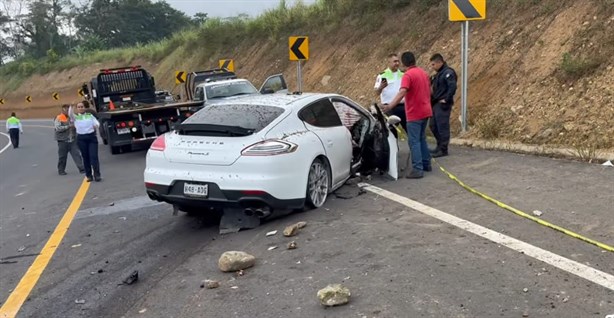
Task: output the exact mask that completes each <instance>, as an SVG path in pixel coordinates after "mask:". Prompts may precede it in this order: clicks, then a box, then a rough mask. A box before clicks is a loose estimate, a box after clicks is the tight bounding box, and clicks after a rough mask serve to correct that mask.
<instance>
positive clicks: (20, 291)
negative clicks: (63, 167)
mask: <svg viewBox="0 0 614 318" xmlns="http://www.w3.org/2000/svg"><path fill="white" fill-rule="evenodd" d="M89 186H90V183H89V182H86V181H85V179H83V182H82V183H81V187H79V190H78V191H77V194H76V195H75V197H74V199H73V201H72V203H71V204H70V206H69V207H68V209H67V210H66V213H64V216H63V217H62V219H61V220H60V223H58V225H57V227H56V228H55V230H54V231H53V233H52V234H51V236H50V237H49V240H48V241H47V243H46V244H45V246H44V247H43V249H42V250H41V252H40V255H38V257H36V259H35V260H34V263H32V265H30V268H28V271H27V272H26V274H25V275H24V276H23V277H22V278H21V281H19V284H17V287H15V289H14V290H13V292H12V293H11V294H10V295H9V297H8V299H7V300H6V302H5V303H4V304H3V305H2V307H0V317H2V318H13V317H15V316H17V313H18V312H19V309H21V306H22V305H23V303H24V302H25V301H26V299H27V298H28V296H29V295H30V293H31V292H32V289H33V288H34V286H35V285H36V283H37V282H38V280H39V279H40V277H41V275H42V274H43V271H44V270H45V268H46V267H47V265H48V264H49V262H50V261H51V257H53V254H54V253H55V251H56V250H57V248H58V246H60V243H62V239H63V238H64V235H66V232H68V228H69V227H70V224H71V223H72V221H73V219H74V218H75V215H76V214H77V211H79V207H80V206H81V203H82V202H83V199H84V198H85V194H86V193H87V190H88V189H89Z"/></svg>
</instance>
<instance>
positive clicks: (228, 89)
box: [193, 74, 288, 105]
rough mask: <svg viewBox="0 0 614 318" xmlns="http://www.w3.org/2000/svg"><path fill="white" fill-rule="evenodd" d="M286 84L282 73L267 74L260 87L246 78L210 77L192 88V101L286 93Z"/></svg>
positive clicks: (212, 100) (209, 101) (211, 100)
mask: <svg viewBox="0 0 614 318" xmlns="http://www.w3.org/2000/svg"><path fill="white" fill-rule="evenodd" d="M287 92H288V86H287V85H286V81H285V79H284V76H283V75H282V74H276V75H272V76H269V77H268V78H267V79H266V80H265V81H264V83H263V84H262V86H261V87H260V89H256V87H255V86H254V85H253V84H252V83H251V82H250V81H248V80H246V79H241V78H233V79H218V80H215V79H212V80H210V81H204V82H202V83H198V84H197V85H196V86H195V88H194V95H193V100H194V101H204V102H205V105H206V104H211V103H215V102H216V101H222V100H228V99H231V98H234V97H237V98H238V97H241V96H246V95H259V94H273V93H287Z"/></svg>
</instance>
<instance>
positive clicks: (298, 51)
mask: <svg viewBox="0 0 614 318" xmlns="http://www.w3.org/2000/svg"><path fill="white" fill-rule="evenodd" d="M288 54H289V56H290V61H297V64H296V83H297V87H298V92H299V93H302V92H303V70H302V66H301V62H302V61H306V60H308V59H309V37H306V36H291V37H290V38H288Z"/></svg>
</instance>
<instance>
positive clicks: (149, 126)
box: [86, 66, 203, 154]
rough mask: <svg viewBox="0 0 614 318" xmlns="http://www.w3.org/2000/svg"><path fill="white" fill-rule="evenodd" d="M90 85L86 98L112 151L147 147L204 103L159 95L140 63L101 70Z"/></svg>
mask: <svg viewBox="0 0 614 318" xmlns="http://www.w3.org/2000/svg"><path fill="white" fill-rule="evenodd" d="M89 84H90V85H89V86H90V87H89V89H88V90H86V91H87V93H88V94H87V95H86V98H87V99H89V101H90V103H91V104H92V105H94V106H95V108H96V112H97V116H98V119H99V121H100V137H101V138H102V141H103V143H104V144H105V145H108V146H109V149H110V151H111V153H112V154H118V153H121V152H127V151H130V150H132V149H133V147H134V146H137V145H141V144H145V145H147V146H148V145H149V144H151V143H152V142H153V140H154V139H156V138H157V137H158V136H159V135H162V134H164V133H166V132H168V131H170V130H173V129H174V128H175V126H177V125H178V124H180V123H181V122H182V121H183V120H185V119H186V118H188V117H190V116H191V115H192V114H193V113H194V112H196V111H197V110H198V109H200V108H202V106H203V101H193V100H190V101H186V102H175V101H173V100H172V99H166V98H160V92H159V91H156V88H155V80H154V77H153V76H151V74H150V73H149V72H147V71H146V70H145V69H143V68H142V67H141V66H130V67H120V68H112V69H102V70H100V73H98V75H97V76H96V77H94V78H92V80H91V81H90V83H89ZM90 92H91V95H90V94H89V93H90Z"/></svg>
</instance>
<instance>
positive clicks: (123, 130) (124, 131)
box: [117, 128, 130, 135]
mask: <svg viewBox="0 0 614 318" xmlns="http://www.w3.org/2000/svg"><path fill="white" fill-rule="evenodd" d="M129 133H130V128H119V129H117V134H118V135H123V134H129Z"/></svg>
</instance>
